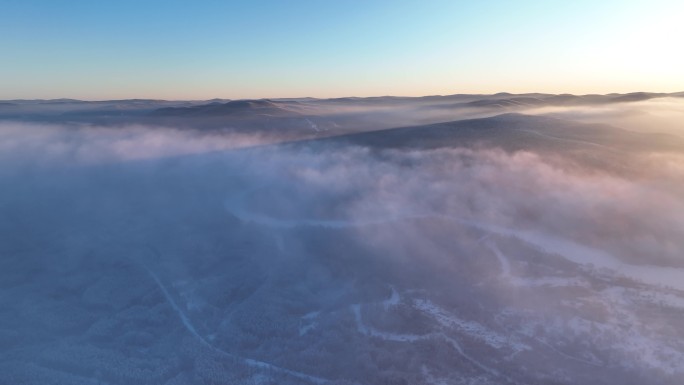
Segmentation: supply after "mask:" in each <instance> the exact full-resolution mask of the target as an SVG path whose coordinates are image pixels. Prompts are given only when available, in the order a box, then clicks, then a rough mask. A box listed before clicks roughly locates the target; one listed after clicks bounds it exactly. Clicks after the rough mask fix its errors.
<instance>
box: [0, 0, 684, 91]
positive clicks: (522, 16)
mask: <svg viewBox="0 0 684 385" xmlns="http://www.w3.org/2000/svg"><path fill="white" fill-rule="evenodd" d="M0 3H1V5H2V12H0V49H1V50H2V63H1V64H0V69H2V70H1V71H0V85H2V86H1V87H0V98H4V99H8V98H29V99H32V98H63V97H69V98H77V99H85V100H94V99H117V98H160V99H211V98H234V99H235V98H273V97H304V96H311V97H338V96H371V95H413V96H416V95H432V94H453V93H496V92H501V91H507V92H514V93H522V92H550V93H575V94H587V93H609V92H632V91H653V92H675V91H682V90H684V71H682V70H681V69H682V68H684V50H682V49H681V47H680V45H681V44H680V42H681V41H684V27H682V23H681V17H682V15H683V14H684V3H683V2H681V1H678V0H652V1H646V0H644V1H637V0H606V1H590V0H579V1H530V0H527V1H503V0H498V1H497V0H485V1H469V2H466V1H452V0H435V1H406V0H403V1H390V0H381V1H370V2H368V1H358V0H353V1H341V2H331V1H303V0H296V1H268V0H267V1H264V0H259V1H241V2H236V1H202V2H189V1H177V0H173V1H157V0H154V1H132V0H122V1H112V2H101V1H98V2H92V1H83V0H76V1H68V2H62V1H36V0H26V1H12V0H5V1H2V2H0Z"/></svg>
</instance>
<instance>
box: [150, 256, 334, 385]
mask: <svg viewBox="0 0 684 385" xmlns="http://www.w3.org/2000/svg"><path fill="white" fill-rule="evenodd" d="M155 254H157V252H156V251H155ZM141 265H142V267H143V269H144V270H145V271H146V272H147V274H148V275H149V276H150V277H151V278H152V280H153V281H154V282H155V284H156V285H157V286H158V287H159V290H160V291H161V292H162V294H163V296H164V299H165V300H166V302H167V303H168V304H169V305H170V306H171V308H173V310H174V311H175V313H176V314H177V315H178V318H180V320H181V322H182V323H183V326H184V327H185V329H186V330H187V331H188V332H190V334H192V335H193V336H194V337H195V338H197V340H198V341H200V343H201V344H202V345H204V346H206V347H207V348H209V349H210V350H211V351H213V352H215V353H217V354H219V355H221V356H225V357H229V358H231V359H237V360H240V361H242V362H243V363H245V364H247V365H249V366H252V367H255V368H260V369H264V370H269V371H273V372H276V373H281V374H287V375H290V376H292V377H296V378H299V379H301V380H306V381H309V382H312V383H315V384H326V383H328V382H330V380H328V379H325V378H321V377H317V376H312V375H309V374H306V373H302V372H298V371H295V370H290V369H286V368H282V367H280V366H276V365H273V364H270V363H268V362H264V361H260V360H255V359H252V358H245V357H241V356H238V355H235V354H232V353H228V352H226V351H225V350H222V349H220V348H218V347H216V346H214V345H212V344H211V343H209V341H207V340H206V338H204V337H203V336H202V335H201V334H199V333H198V332H197V329H196V328H195V326H194V325H193V324H192V322H191V321H190V319H189V318H188V316H187V315H186V314H185V312H184V311H183V309H181V308H180V306H178V304H177V303H176V301H175V300H174V299H173V296H172V295H171V293H169V291H168V290H167V289H166V286H165V285H164V284H163V283H162V281H161V279H160V278H159V276H158V275H157V274H156V273H155V272H154V271H153V270H152V269H150V268H149V267H147V266H146V265H144V264H141Z"/></svg>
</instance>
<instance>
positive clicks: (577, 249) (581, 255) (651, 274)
mask: <svg viewBox="0 0 684 385" xmlns="http://www.w3.org/2000/svg"><path fill="white" fill-rule="evenodd" d="M241 203H242V202H241V199H233V200H226V201H225V203H224V208H225V209H226V210H227V211H228V212H230V213H231V214H232V215H234V216H236V217H237V218H239V219H240V220H242V221H245V222H252V223H256V224H260V225H264V226H269V227H275V228H284V229H291V228H295V227H302V226H304V227H307V226H308V227H324V228H330V229H344V228H357V227H366V226H373V225H382V224H389V223H396V222H400V221H404V220H419V219H430V218H432V219H442V220H446V221H451V222H456V223H459V224H461V225H465V226H469V227H472V228H476V229H479V230H482V231H485V232H487V233H489V234H497V235H502V236H506V237H513V238H517V239H519V240H521V241H524V242H525V243H527V244H529V245H531V246H533V247H535V248H536V249H538V250H541V251H544V252H547V253H554V254H558V255H560V256H562V257H564V258H566V259H567V260H569V261H572V262H574V263H577V264H580V265H585V266H593V267H594V268H601V269H609V270H612V271H614V272H615V273H616V274H618V275H621V276H624V277H627V278H631V279H634V280H637V281H640V282H643V283H646V284H649V285H653V286H669V287H671V288H674V289H677V290H682V291H684V269H682V268H676V267H665V266H654V265H633V264H628V263H625V262H622V261H621V260H620V259H619V258H618V257H616V256H614V255H612V254H610V253H608V252H606V251H603V250H600V249H597V248H593V247H589V246H586V245H583V244H580V243H577V242H574V241H571V240H569V239H565V238H562V237H559V236H555V235H550V234H545V233H543V232H540V231H533V230H517V229H513V228H508V227H503V226H498V225H493V224H487V223H483V222H478V221H474V220H469V219H463V218H459V217H456V216H453V215H448V214H439V213H416V212H411V211H407V212H406V213H404V214H398V215H388V216H385V217H375V218H368V219H366V218H361V219H310V218H290V219H280V218H274V217H271V216H268V215H266V214H261V213H255V212H252V211H250V210H247V209H246V208H245V207H244V205H242V204H241ZM497 256H499V255H498V254H497ZM500 260H502V261H503V259H500ZM504 263H507V262H504ZM503 268H504V269H505V271H506V272H507V273H508V274H510V265H509V264H508V265H506V266H504V267H503ZM506 269H508V270H506Z"/></svg>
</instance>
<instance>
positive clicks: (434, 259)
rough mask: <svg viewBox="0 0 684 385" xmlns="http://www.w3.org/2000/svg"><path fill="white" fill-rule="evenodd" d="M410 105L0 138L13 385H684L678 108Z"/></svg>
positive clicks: (0, 270)
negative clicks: (380, 113)
mask: <svg viewBox="0 0 684 385" xmlns="http://www.w3.org/2000/svg"><path fill="white" fill-rule="evenodd" d="M471 99H474V98H471ZM471 101H472V100H471ZM318 103H323V102H322V101H319V102H318ZM331 103H332V102H331ZM339 103H346V102H339ZM354 103H355V104H357V106H356V108H357V110H355V111H360V110H364V108H367V110H368V111H370V110H374V108H375V107H373V106H368V107H364V105H363V103H364V100H363V99H361V100H354ZM416 103H417V102H413V101H412V102H411V105H410V106H408V107H401V106H400V105H397V106H393V107H392V108H390V109H389V110H388V111H389V112H387V113H388V114H389V115H388V116H392V117H393V119H396V120H397V121H401V120H402V118H401V117H402V116H409V115H411V114H412V113H414V112H415V111H422V112H420V114H421V115H419V117H416V115H414V118H412V119H408V123H409V124H396V125H394V124H393V125H392V126H416V125H417V123H418V122H419V121H421V122H426V123H438V122H447V121H452V120H459V119H466V118H467V119H473V118H477V119H473V120H464V121H462V122H458V123H454V124H451V123H446V124H445V125H438V126H425V127H415V129H410V130H406V129H404V130H403V131H400V132H401V136H397V135H395V133H396V132H399V131H394V130H393V129H391V128H389V127H385V126H384V125H378V126H377V127H375V126H373V125H372V124H371V123H369V122H370V121H371V120H368V119H365V120H364V119H361V120H363V121H364V122H365V123H366V124H369V125H370V126H366V128H364V130H363V131H368V132H370V131H373V128H382V129H383V130H384V131H377V132H375V133H373V134H372V135H374V136H372V137H371V138H372V140H369V139H368V138H369V136H368V133H359V132H358V131H359V130H354V129H351V128H349V127H351V126H352V125H353V124H351V123H347V124H348V126H344V125H343V124H342V123H339V124H338V123H335V124H337V125H338V126H339V130H338V131H336V128H335V125H334V124H332V123H330V124H329V125H328V126H326V127H327V128H326V132H325V134H320V133H318V130H315V132H312V133H306V134H302V135H300V134H298V133H296V132H295V134H292V133H288V134H287V135H281V134H280V133H278V132H277V124H278V120H273V121H271V120H269V119H270V118H258V117H257V118H255V119H266V120H268V122H269V123H268V124H266V123H264V125H263V126H260V128H259V130H257V131H255V132H252V133H250V132H249V131H248V130H247V131H246V130H228V129H219V130H217V129H206V130H203V129H189V128H187V127H168V126H164V125H163V124H160V123H159V122H156V123H155V124H154V125H148V124H144V123H141V122H139V121H138V122H133V121H131V122H125V123H121V124H118V123H117V124H110V123H108V124H104V125H98V124H96V123H95V122H84V121H77V122H64V121H59V122H53V121H50V120H49V119H47V120H46V119H42V120H41V119H28V120H27V119H17V118H13V119H12V120H7V121H0V186H2V188H1V189H0V383H8V384H9V383H26V384H41V383H54V384H102V383H106V384H167V385H172V384H216V383H222V384H223V383H240V384H266V383H278V384H290V383H292V384H298V383H303V384H308V383H335V384H378V383H386V384H443V383H463V384H533V383H540V384H550V383H554V384H586V383H593V384H615V383H620V384H679V383H681V381H682V380H684V370H683V369H682V368H684V342H683V341H684V328H682V326H684V324H683V323H682V319H684V318H682V317H683V316H684V199H682V197H683V196H684V145H683V143H684V136H683V135H682V134H683V133H684V129H683V127H682V123H681V122H684V119H683V118H684V99H682V98H672V97H666V98H654V99H649V100H645V101H635V102H624V103H609V104H599V105H594V106H588V105H578V106H548V105H545V106H518V107H515V106H514V107H511V106H504V107H501V106H497V107H494V108H491V109H490V108H489V107H487V108H486V109H484V110H483V109H479V110H476V109H471V107H472V106H468V107H467V108H465V109H462V110H458V108H456V109H453V110H449V112H448V113H444V112H435V111H437V110H439V108H436V107H434V105H432V106H431V107H429V108H427V107H424V106H417V105H416ZM420 103H423V102H422V101H421V102H420ZM430 103H432V102H430ZM440 103H442V104H444V103H443V102H441V101H440ZM459 103H460V102H459ZM514 104H515V103H514ZM269 108H270V107H269ZM383 108H386V107H383ZM364 111H365V110H364ZM505 112H516V113H522V114H523V115H522V116H520V115H503V116H496V115H500V114H501V113H505ZM432 114H434V115H432ZM527 115H537V116H542V117H543V118H538V117H535V116H527ZM556 118H561V120H558V119H556ZM250 119H251V118H250ZM288 119H290V117H288ZM307 119H308V118H307ZM320 119H321V120H319V121H318V123H317V124H321V125H322V123H321V122H324V120H325V118H320ZM355 121H360V120H355ZM339 122H341V121H339ZM585 123H592V125H586V124H585ZM593 123H600V124H602V125H611V126H615V127H618V128H624V129H627V130H631V131H638V132H639V134H634V135H636V136H629V135H632V134H628V133H625V131H622V130H619V129H614V128H612V127H607V126H602V125H595V124H593ZM231 124H232V125H236V124H238V125H239V123H231ZM249 124H254V122H253V121H251V120H250V123H249ZM269 124H272V125H274V126H273V129H274V130H276V131H275V132H271V131H269V130H268V128H269V127H270V126H269ZM287 124H292V120H288V123H287ZM371 126H372V127H371ZM264 127H265V128H264ZM317 127H318V126H317ZM369 127H371V128H369ZM293 132H294V131H293ZM428 133H429V134H428ZM435 133H437V134H439V136H434V135H437V134H435ZM466 134H467V135H466ZM337 135H340V136H337ZM364 135H365V136H364ZM393 135H394V136H393ZM407 135H408V139H406V136H407ZM430 135H433V136H430ZM461 136H462V137H463V139H462V140H461V139H460V138H461ZM323 137H325V139H324V138H323ZM376 138H379V139H377V140H380V141H382V140H383V138H386V142H385V143H383V145H381V146H376V145H374V144H373V143H376V142H375V140H376ZM397 138H401V141H397V140H398V139H397ZM278 142H286V143H279V144H278ZM401 143H410V145H408V146H405V145H403V144H401ZM512 143H514V144H515V145H514V146H513V147H511V144H512ZM615 165H619V166H623V167H620V168H616V166H615Z"/></svg>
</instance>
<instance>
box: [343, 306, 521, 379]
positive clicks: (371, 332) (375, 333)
mask: <svg viewBox="0 0 684 385" xmlns="http://www.w3.org/2000/svg"><path fill="white" fill-rule="evenodd" d="M351 311H352V313H353V314H354V319H355V320H356V328H357V331H358V332H359V333H361V334H363V335H366V336H370V337H376V338H381V339H383V340H386V341H394V342H416V341H424V340H430V339H442V340H444V341H446V342H447V343H448V344H449V345H451V347H452V348H453V349H454V350H455V351H456V352H457V353H458V354H459V355H460V356H461V357H463V358H464V359H465V360H466V361H468V362H470V363H471V364H473V365H474V366H475V367H477V368H479V369H480V370H482V371H483V372H485V373H487V374H489V375H491V376H493V377H496V378H503V379H505V380H506V381H507V382H508V383H513V384H517V382H516V381H514V380H513V379H512V378H510V377H508V376H506V375H504V374H502V373H500V372H499V371H497V370H496V369H494V368H491V367H489V366H487V365H485V364H483V363H482V362H480V361H478V360H477V359H475V358H474V357H472V356H471V355H469V354H468V353H466V351H465V350H464V349H463V347H462V346H461V344H460V343H459V342H458V341H457V340H456V339H455V338H453V337H450V336H448V335H446V334H444V333H443V332H435V333H429V334H422V335H419V334H400V333H391V332H384V331H380V330H377V329H374V328H372V327H369V326H368V325H366V324H364V322H363V317H362V315H361V305H360V304H355V305H351Z"/></svg>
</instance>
